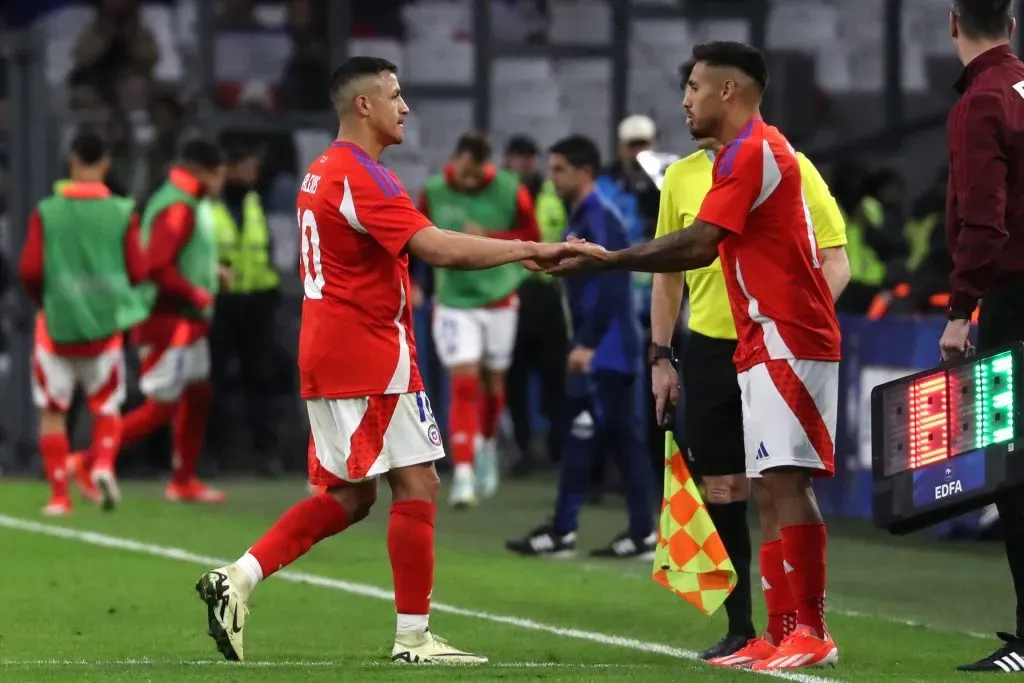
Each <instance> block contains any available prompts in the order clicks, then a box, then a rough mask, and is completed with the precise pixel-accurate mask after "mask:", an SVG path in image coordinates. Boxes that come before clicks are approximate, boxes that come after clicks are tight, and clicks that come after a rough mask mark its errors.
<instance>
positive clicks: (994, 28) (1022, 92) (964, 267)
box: [939, 0, 1024, 673]
mask: <svg viewBox="0 0 1024 683" xmlns="http://www.w3.org/2000/svg"><path fill="white" fill-rule="evenodd" d="M1015 27H1016V25H1015V22H1014V19H1013V6H1012V3H1011V2H1010V0H985V1H984V2H981V1H979V0H958V1H957V2H954V3H953V11H952V13H951V14H950V32H951V34H952V36H953V43H954V46H955V48H956V53H957V55H958V56H959V57H960V60H961V61H962V62H963V63H964V71H963V74H962V75H961V76H960V80H959V81H958V82H957V84H956V87H957V90H958V91H959V92H960V93H961V95H962V96H961V97H960V100H959V101H958V102H957V103H956V104H955V105H954V106H953V108H952V110H951V111H950V112H949V122H948V124H947V129H946V132H947V137H948V144H949V189H948V195H947V198H946V207H947V212H946V238H947V240H948V243H949V252H950V255H951V256H952V257H953V272H952V273H951V274H950V278H949V284H950V292H951V293H952V295H951V297H950V306H949V323H948V324H947V325H946V329H945V331H944V332H943V334H942V339H941V340H940V341H939V347H940V350H941V351H942V357H943V359H945V360H952V359H955V358H959V357H961V356H962V355H963V353H964V350H965V348H966V346H967V338H968V334H969V332H970V326H971V322H970V321H971V316H972V314H973V313H974V311H975V309H976V308H977V307H978V301H979V299H982V300H983V301H982V303H981V314H980V318H979V320H978V346H979V348H981V349H982V350H988V349H992V348H995V347H999V346H1003V345H1004V344H1009V343H1011V342H1015V341H1019V340H1021V339H1024V64H1022V63H1021V61H1020V59H1018V58H1017V57H1016V56H1015V55H1014V53H1013V50H1012V49H1011V47H1010V44H1009V43H1010V38H1011V36H1012V35H1013V31H1014V29H1015ZM996 507H997V508H998V509H999V517H1000V518H1001V519H1002V521H1003V534H1004V536H1005V537H1006V559H1007V561H1008V562H1009V565H1010V575H1011V576H1012V578H1013V587H1014V592H1015V593H1016V597H1017V615H1016V616H1017V624H1016V630H1015V631H1014V633H1012V634H1010V633H1000V634H999V637H1000V639H1002V640H1003V641H1004V644H1003V646H1002V647H1000V648H999V649H997V650H996V651H995V652H993V653H992V654H991V655H989V656H987V657H985V658H983V659H981V660H979V661H977V662H974V663H972V664H965V665H963V666H961V667H959V668H960V670H961V671H981V672H991V673H1001V672H1006V673H1020V672H1022V671H1024V499H1022V498H1021V495H1020V492H1019V491H1012V492H1010V493H1008V494H1006V495H1004V496H1003V497H1001V498H1000V499H998V500H996Z"/></svg>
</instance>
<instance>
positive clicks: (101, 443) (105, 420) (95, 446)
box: [89, 415, 121, 470]
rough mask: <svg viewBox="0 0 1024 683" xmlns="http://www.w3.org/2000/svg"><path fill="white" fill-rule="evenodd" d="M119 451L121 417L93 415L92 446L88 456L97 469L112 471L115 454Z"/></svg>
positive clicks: (115, 459)
mask: <svg viewBox="0 0 1024 683" xmlns="http://www.w3.org/2000/svg"><path fill="white" fill-rule="evenodd" d="M120 450H121V416H120V415H93V416H92V444H91V445H90V446H89V456H90V457H91V458H93V459H94V463H95V467H96V468H98V469H110V470H112V469H114V463H115V462H116V461H117V454H118V453H119V452H120Z"/></svg>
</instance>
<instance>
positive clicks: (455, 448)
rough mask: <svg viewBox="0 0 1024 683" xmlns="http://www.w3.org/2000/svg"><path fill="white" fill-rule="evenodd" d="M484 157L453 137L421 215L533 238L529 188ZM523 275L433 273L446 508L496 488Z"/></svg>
mask: <svg viewBox="0 0 1024 683" xmlns="http://www.w3.org/2000/svg"><path fill="white" fill-rule="evenodd" d="M490 159H491V145H490V143H489V142H488V141H487V138H486V137H484V136H483V135H481V134H480V133H466V134H465V135H463V136H462V137H460V138H459V140H458V142H457V143H456V145H455V153H454V154H453V155H452V158H451V161H449V162H448V164H447V165H446V166H445V168H444V171H443V172H442V173H440V174H438V175H436V176H434V177H432V178H430V179H428V180H427V184H426V187H425V188H424V191H423V196H422V198H421V200H420V210H421V211H422V212H423V213H424V215H426V216H428V217H429V218H430V220H431V221H433V222H434V223H435V224H436V225H439V226H441V227H442V228H445V229H447V230H453V231H455V232H462V233H466V234H468V235H475V236H478V237H480V236H487V237H492V238H496V239H508V240H531V241H537V240H539V239H540V231H539V230H538V228H537V219H536V216H535V214H534V209H533V199H532V197H531V196H530V191H529V190H528V189H527V188H526V187H525V186H524V185H522V184H521V183H520V181H519V177H518V176H517V175H516V174H515V173H513V172H511V171H507V170H505V169H497V168H495V166H494V164H492V163H491V161H490ZM527 275H528V273H527V272H526V271H525V270H523V268H522V267H521V266H519V265H518V264H515V263H511V264H507V265H504V266H498V267H497V268H488V269H486V270H479V271H474V272H467V271H462V270H452V269H447V268H442V269H439V270H438V271H437V274H436V287H435V293H436V298H437V308H436V310H435V311H434V321H433V326H432V327H433V335H434V345H435V348H436V349H437V355H438V358H440V359H441V363H443V364H444V366H445V367H446V368H447V369H448V372H449V373H450V375H451V407H450V408H449V418H448V423H449V424H448V432H449V436H450V438H451V443H452V459H453V460H454V461H455V471H454V475H453V479H452V490H451V496H450V502H451V504H452V505H454V506H456V507H464V506H467V505H472V504H474V503H475V502H476V491H477V487H479V491H480V495H481V496H482V497H484V498H489V497H491V496H493V495H494V492H495V490H496V489H497V487H498V451H497V443H496V440H495V437H496V435H497V432H498V421H499V420H500V419H501V413H502V411H503V410H504V409H505V373H506V371H507V370H508V367H509V365H511V364H512V350H513V348H514V347H515V342H516V322H517V320H518V317H519V299H518V297H517V295H516V292H517V290H518V289H519V285H521V284H522V283H523V280H524V279H525V278H526V276H527ZM481 380H482V384H481ZM474 463H475V467H476V474H474Z"/></svg>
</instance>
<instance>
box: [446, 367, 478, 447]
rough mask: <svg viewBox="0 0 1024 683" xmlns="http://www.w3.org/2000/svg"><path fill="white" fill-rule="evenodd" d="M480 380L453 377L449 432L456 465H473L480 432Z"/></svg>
mask: <svg viewBox="0 0 1024 683" xmlns="http://www.w3.org/2000/svg"><path fill="white" fill-rule="evenodd" d="M479 415H480V380H479V379H477V378H476V377H470V376H468V375H467V376H455V377H452V404H451V408H450V409H449V412H448V431H449V432H450V434H449V438H450V439H451V444H452V460H453V461H454V463H455V465H456V466H458V465H472V464H473V454H474V452H475V446H474V441H475V440H476V435H477V432H478V430H479V427H478V424H477V423H478V418H479Z"/></svg>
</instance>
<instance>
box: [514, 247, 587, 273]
mask: <svg viewBox="0 0 1024 683" xmlns="http://www.w3.org/2000/svg"><path fill="white" fill-rule="evenodd" d="M531 245H532V246H533V252H534V255H533V257H532V258H529V259H526V260H524V261H521V263H522V264H523V266H525V267H526V269H527V270H532V271H533V272H535V273H544V272H547V271H548V270H550V269H551V268H554V267H555V266H557V265H558V264H559V263H561V262H562V261H564V260H565V259H568V258H572V257H573V256H574V255H575V254H576V251H575V250H574V248H573V247H572V246H571V245H570V243H568V242H555V243H550V244H549V243H544V242H532V243H531Z"/></svg>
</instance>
